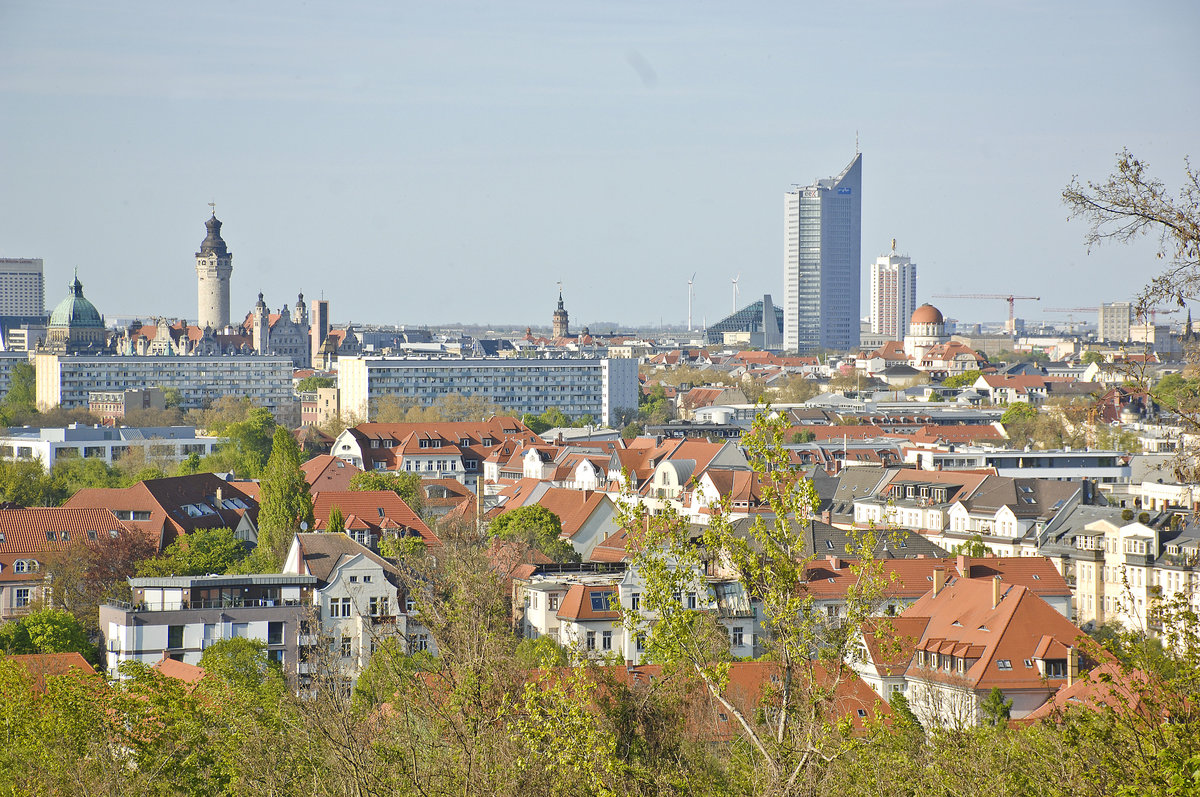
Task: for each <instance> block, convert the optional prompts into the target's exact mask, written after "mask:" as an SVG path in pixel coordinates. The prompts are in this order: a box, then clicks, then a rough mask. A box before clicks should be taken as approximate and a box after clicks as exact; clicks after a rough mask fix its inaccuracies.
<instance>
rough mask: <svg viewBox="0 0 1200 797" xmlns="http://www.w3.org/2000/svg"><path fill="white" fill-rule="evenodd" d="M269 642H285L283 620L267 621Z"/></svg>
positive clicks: (270, 643)
mask: <svg viewBox="0 0 1200 797" xmlns="http://www.w3.org/2000/svg"><path fill="white" fill-rule="evenodd" d="M267 644H268V645H282V644H283V622H282V621H279V622H271V623H267Z"/></svg>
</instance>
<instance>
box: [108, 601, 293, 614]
mask: <svg viewBox="0 0 1200 797" xmlns="http://www.w3.org/2000/svg"><path fill="white" fill-rule="evenodd" d="M108 605H109V606H115V607H117V608H118V609H124V610H125V611H127V612H179V611H189V610H191V609H253V608H268V609H269V608H278V607H281V606H302V605H305V603H304V601H300V600H291V599H289V600H277V599H271V598H256V599H250V600H247V599H244V598H228V599H224V600H215V601H169V602H163V603H155V604H153V605H151V604H148V603H146V602H144V601H143V602H141V603H130V602H129V601H116V600H114V601H108Z"/></svg>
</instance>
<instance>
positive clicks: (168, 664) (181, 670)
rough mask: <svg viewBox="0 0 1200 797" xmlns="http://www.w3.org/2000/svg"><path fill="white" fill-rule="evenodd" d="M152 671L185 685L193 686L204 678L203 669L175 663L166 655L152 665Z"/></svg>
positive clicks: (179, 662) (184, 663)
mask: <svg viewBox="0 0 1200 797" xmlns="http://www.w3.org/2000/svg"><path fill="white" fill-rule="evenodd" d="M154 669H156V670H158V671H159V672H160V673H162V674H163V675H165V676H166V677H168V678H174V679H175V680H177V681H183V682H184V683H185V684H189V685H195V684H197V683H199V682H200V679H202V678H203V677H204V668H203V667H197V666H196V665H195V664H187V663H186V662H182V661H176V660H175V659H172V658H170V657H169V656H167V654H165V653H164V654H163V657H162V659H160V660H159V662H158V663H157V664H155V665H154Z"/></svg>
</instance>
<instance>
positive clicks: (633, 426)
mask: <svg viewBox="0 0 1200 797" xmlns="http://www.w3.org/2000/svg"><path fill="white" fill-rule="evenodd" d="M645 431H646V428H645V427H644V426H642V424H640V423H638V422H637V421H634V422H632V423H628V424H626V425H625V428H623V429H622V430H621V439H622V440H633V439H634V438H636V437H638V436H640V435H641V434H642V433H643V432H645Z"/></svg>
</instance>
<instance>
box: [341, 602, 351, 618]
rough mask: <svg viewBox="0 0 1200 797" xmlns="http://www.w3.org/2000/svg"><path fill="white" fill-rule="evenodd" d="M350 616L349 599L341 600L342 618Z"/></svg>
mask: <svg viewBox="0 0 1200 797" xmlns="http://www.w3.org/2000/svg"><path fill="white" fill-rule="evenodd" d="M349 616H350V599H349V598H342V617H349Z"/></svg>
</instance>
